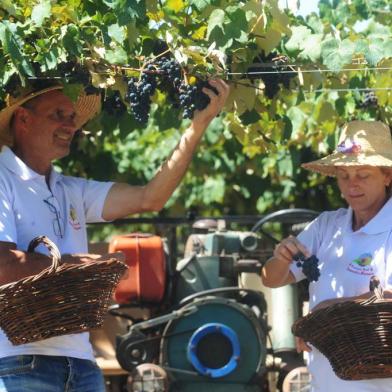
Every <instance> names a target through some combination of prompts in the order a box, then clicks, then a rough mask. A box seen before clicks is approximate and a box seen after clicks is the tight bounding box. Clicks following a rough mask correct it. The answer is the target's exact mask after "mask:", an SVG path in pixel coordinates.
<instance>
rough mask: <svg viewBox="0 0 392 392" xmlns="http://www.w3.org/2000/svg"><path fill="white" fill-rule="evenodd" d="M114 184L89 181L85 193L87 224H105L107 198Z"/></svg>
mask: <svg viewBox="0 0 392 392" xmlns="http://www.w3.org/2000/svg"><path fill="white" fill-rule="evenodd" d="M113 184H114V182H100V181H94V180H87V181H86V185H85V187H84V192H83V200H84V209H85V211H86V222H87V223H93V222H105V219H103V217H102V214H103V207H104V204H105V200H106V197H107V195H108V193H109V191H110V189H111V187H112V186H113Z"/></svg>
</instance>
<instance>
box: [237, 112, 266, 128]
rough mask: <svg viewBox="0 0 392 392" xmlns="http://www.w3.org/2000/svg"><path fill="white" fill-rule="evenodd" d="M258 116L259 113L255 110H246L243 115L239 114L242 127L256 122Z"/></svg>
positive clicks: (258, 118)
mask: <svg viewBox="0 0 392 392" xmlns="http://www.w3.org/2000/svg"><path fill="white" fill-rule="evenodd" d="M260 118H261V117H260V115H259V113H257V112H256V110H254V109H253V110H251V111H249V110H247V111H246V112H244V113H243V114H241V116H240V119H241V122H242V124H244V125H249V124H253V123H255V122H256V121H258V120H260Z"/></svg>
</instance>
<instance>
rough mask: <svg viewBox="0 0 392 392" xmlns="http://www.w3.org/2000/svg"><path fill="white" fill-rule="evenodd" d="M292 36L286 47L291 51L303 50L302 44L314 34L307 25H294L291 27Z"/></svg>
mask: <svg viewBox="0 0 392 392" xmlns="http://www.w3.org/2000/svg"><path fill="white" fill-rule="evenodd" d="M291 31H292V34H291V38H290V39H289V40H288V41H287V42H286V45H285V46H286V49H287V50H288V51H289V52H294V51H297V50H302V44H303V42H304V40H305V39H306V38H308V36H309V35H311V34H312V32H311V31H310V29H308V28H307V27H306V26H294V27H292V29H291Z"/></svg>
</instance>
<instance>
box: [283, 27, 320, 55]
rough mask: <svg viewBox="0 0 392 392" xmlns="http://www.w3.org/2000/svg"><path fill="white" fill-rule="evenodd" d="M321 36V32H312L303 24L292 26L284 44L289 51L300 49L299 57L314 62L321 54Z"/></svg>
mask: <svg viewBox="0 0 392 392" xmlns="http://www.w3.org/2000/svg"><path fill="white" fill-rule="evenodd" d="M322 37H323V35H322V34H312V32H311V31H310V29H308V28H307V27H305V26H294V27H293V28H292V35H291V38H290V39H289V40H288V41H287V43H286V45H285V46H286V49H287V50H288V51H289V52H295V51H300V52H301V53H300V54H299V57H300V58H304V59H309V60H311V61H313V62H316V61H317V60H318V59H319V57H320V54H321V40H322Z"/></svg>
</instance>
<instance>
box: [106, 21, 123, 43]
mask: <svg viewBox="0 0 392 392" xmlns="http://www.w3.org/2000/svg"><path fill="white" fill-rule="evenodd" d="M108 34H109V37H110V38H111V39H113V40H114V41H116V42H118V43H119V44H121V43H122V42H123V41H124V39H125V36H126V32H125V28H124V27H123V26H119V25H118V24H117V23H115V24H112V25H110V26H109V27H108Z"/></svg>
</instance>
